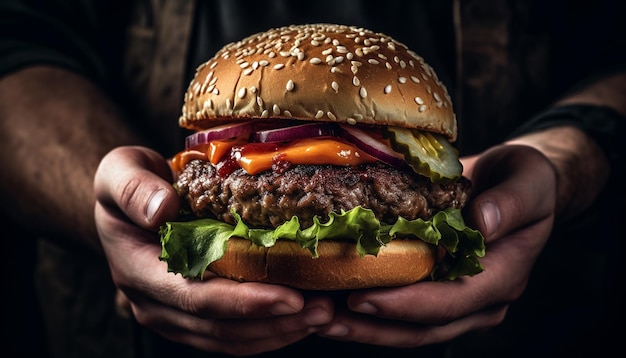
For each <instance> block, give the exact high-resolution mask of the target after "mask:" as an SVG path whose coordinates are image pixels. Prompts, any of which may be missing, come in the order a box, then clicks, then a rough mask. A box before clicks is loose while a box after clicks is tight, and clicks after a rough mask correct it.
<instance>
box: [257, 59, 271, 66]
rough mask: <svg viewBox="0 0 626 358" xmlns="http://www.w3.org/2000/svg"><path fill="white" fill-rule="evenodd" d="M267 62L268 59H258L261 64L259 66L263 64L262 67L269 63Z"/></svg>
mask: <svg viewBox="0 0 626 358" xmlns="http://www.w3.org/2000/svg"><path fill="white" fill-rule="evenodd" d="M269 64H270V63H269V61H267V60H261V61H259V65H261V66H263V67H265V66H267V65H269Z"/></svg>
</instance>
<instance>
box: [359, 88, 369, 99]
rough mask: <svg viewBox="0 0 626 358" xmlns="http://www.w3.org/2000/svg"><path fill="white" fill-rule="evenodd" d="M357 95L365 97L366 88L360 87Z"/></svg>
mask: <svg viewBox="0 0 626 358" xmlns="http://www.w3.org/2000/svg"><path fill="white" fill-rule="evenodd" d="M359 96H361V98H365V97H367V90H366V89H365V87H361V89H360V90H359Z"/></svg>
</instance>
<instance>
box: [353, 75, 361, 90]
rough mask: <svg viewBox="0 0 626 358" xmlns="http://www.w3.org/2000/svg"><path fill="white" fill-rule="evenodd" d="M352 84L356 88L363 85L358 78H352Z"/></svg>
mask: <svg viewBox="0 0 626 358" xmlns="http://www.w3.org/2000/svg"><path fill="white" fill-rule="evenodd" d="M352 84H353V85H354V86H355V87H359V85H360V84H361V81H360V80H359V78H358V77H357V76H354V77H352Z"/></svg>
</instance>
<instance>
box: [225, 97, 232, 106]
mask: <svg viewBox="0 0 626 358" xmlns="http://www.w3.org/2000/svg"><path fill="white" fill-rule="evenodd" d="M226 108H227V109H230V108H233V103H232V102H231V100H230V98H226Z"/></svg>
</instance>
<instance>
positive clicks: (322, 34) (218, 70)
mask: <svg viewBox="0 0 626 358" xmlns="http://www.w3.org/2000/svg"><path fill="white" fill-rule="evenodd" d="M184 102H185V103H184V105H183V108H182V116H181V117H180V120H179V124H180V126H181V127H184V128H187V129H191V130H202V129H206V128H210V127H213V126H216V125H219V124H223V123H225V122H230V121H233V120H249V119H254V118H264V117H271V118H277V119H282V118H285V119H289V118H297V119H302V120H317V121H332V122H344V123H349V124H357V123H363V124H378V125H393V126H400V127H408V128H419V129H424V130H428V131H432V132H436V133H441V134H443V135H445V136H447V137H448V138H449V139H450V140H451V141H454V140H456V136H457V124H456V117H455V115H454V111H453V109H452V103H451V100H450V96H449V95H448V91H447V90H446V88H445V86H444V85H443V84H442V83H441V81H439V79H438V78H437V75H436V74H435V72H434V71H433V69H432V68H431V67H430V66H429V65H428V64H426V63H425V62H424V60H423V59H422V58H421V57H420V56H418V55H417V54H415V53H414V52H412V51H411V50H409V49H407V48H406V46H405V45H403V44H401V43H399V42H397V41H395V40H394V39H392V38H390V37H389V36H386V35H384V34H380V33H374V32H371V31H369V30H365V29H362V28H356V27H349V26H342V25H332V24H312V25H299V26H295V25H294V26H288V27H282V28H277V29H272V30H269V31H267V32H263V33H258V34H255V35H252V36H250V37H248V38H245V39H243V40H241V41H239V42H236V43H231V44H229V45H227V46H225V47H224V48H223V49H221V50H220V51H219V52H218V53H217V54H216V55H215V57H213V58H212V59H210V60H209V61H207V62H206V63H204V64H202V65H200V66H199V67H198V69H197V71H196V75H195V77H194V79H193V80H192V81H191V83H190V85H189V88H188V90H187V93H186V94H185V98H184Z"/></svg>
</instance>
